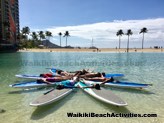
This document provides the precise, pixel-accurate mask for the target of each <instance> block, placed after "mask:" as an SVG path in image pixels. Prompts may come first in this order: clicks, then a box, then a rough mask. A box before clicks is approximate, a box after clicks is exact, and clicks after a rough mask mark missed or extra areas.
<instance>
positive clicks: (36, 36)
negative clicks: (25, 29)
mask: <svg viewBox="0 0 164 123" xmlns="http://www.w3.org/2000/svg"><path fill="white" fill-rule="evenodd" d="M31 36H32V39H33V40H32V42H33V43H32V44H33V45H34V46H38V45H39V44H40V42H39V41H38V35H37V33H36V32H32V34H31Z"/></svg>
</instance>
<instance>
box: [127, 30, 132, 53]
mask: <svg viewBox="0 0 164 123" xmlns="http://www.w3.org/2000/svg"><path fill="white" fill-rule="evenodd" d="M132 34H133V32H132V30H131V29H128V30H127V33H126V35H127V36H128V43H127V52H129V36H130V35H132Z"/></svg>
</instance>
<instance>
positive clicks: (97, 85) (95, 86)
mask: <svg viewBox="0 0 164 123" xmlns="http://www.w3.org/2000/svg"><path fill="white" fill-rule="evenodd" d="M113 80H114V79H113V77H111V78H110V79H106V80H105V81H103V82H102V83H101V84H96V83H95V84H91V86H86V87H83V88H95V89H97V90H101V88H100V85H103V84H105V83H107V82H112V81H113ZM81 82H83V83H85V81H84V80H81ZM85 84H87V83H85Z"/></svg>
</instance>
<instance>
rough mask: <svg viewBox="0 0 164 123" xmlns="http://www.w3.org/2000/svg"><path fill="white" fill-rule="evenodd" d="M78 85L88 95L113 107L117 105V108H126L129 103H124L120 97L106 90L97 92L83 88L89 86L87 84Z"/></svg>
mask: <svg viewBox="0 0 164 123" xmlns="http://www.w3.org/2000/svg"><path fill="white" fill-rule="evenodd" d="M78 85H79V86H80V88H82V89H83V90H84V91H85V92H86V93H88V94H89V95H91V96H92V97H94V98H96V99H98V100H100V101H102V102H105V103H108V104H111V105H115V106H126V105H127V103H126V102H125V101H123V100H122V99H121V98H120V97H118V96H116V95H115V94H113V93H112V92H111V91H110V90H105V89H104V88H101V90H97V89H95V88H83V87H86V86H88V85H87V84H85V83H83V82H79V83H78Z"/></svg>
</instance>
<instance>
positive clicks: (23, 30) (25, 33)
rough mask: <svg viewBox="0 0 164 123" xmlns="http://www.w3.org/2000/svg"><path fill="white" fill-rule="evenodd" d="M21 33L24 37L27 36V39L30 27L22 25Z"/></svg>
mask: <svg viewBox="0 0 164 123" xmlns="http://www.w3.org/2000/svg"><path fill="white" fill-rule="evenodd" d="M22 34H23V35H25V37H26V38H27V40H28V37H27V35H29V34H30V28H29V27H28V26H26V27H23V28H22Z"/></svg>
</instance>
